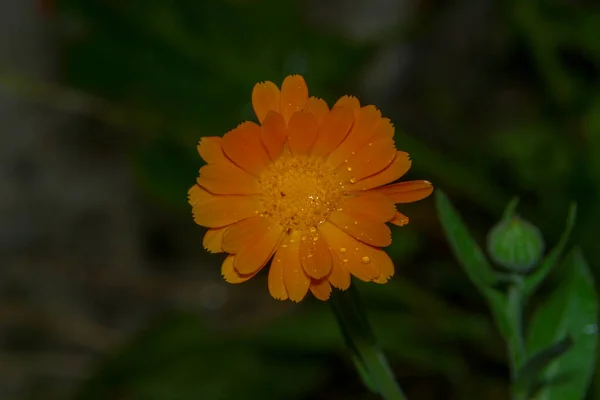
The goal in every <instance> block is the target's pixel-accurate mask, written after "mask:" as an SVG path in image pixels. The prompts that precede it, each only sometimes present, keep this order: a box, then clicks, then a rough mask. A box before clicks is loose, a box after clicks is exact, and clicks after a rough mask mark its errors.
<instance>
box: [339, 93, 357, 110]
mask: <svg viewBox="0 0 600 400" xmlns="http://www.w3.org/2000/svg"><path fill="white" fill-rule="evenodd" d="M337 106H344V107H348V108H350V109H351V110H358V109H360V101H358V99H357V98H356V97H354V96H342V97H340V99H339V100H338V101H336V102H335V104H334V107H337Z"/></svg>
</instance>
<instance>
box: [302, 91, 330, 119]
mask: <svg viewBox="0 0 600 400" xmlns="http://www.w3.org/2000/svg"><path fill="white" fill-rule="evenodd" d="M304 111H306V112H309V113H311V114H312V115H314V116H315V117H316V118H317V122H318V123H321V121H322V120H323V117H324V116H325V115H327V113H328V112H329V106H328V105H327V103H326V102H325V100H323V99H319V98H318V97H309V98H308V100H307V101H306V104H305V105H304Z"/></svg>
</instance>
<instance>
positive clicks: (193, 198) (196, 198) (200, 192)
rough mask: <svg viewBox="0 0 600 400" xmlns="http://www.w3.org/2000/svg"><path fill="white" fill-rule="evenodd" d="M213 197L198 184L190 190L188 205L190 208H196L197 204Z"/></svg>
mask: <svg viewBox="0 0 600 400" xmlns="http://www.w3.org/2000/svg"><path fill="white" fill-rule="evenodd" d="M212 196H213V195H212V194H211V193H209V192H208V191H207V190H206V189H203V188H201V187H200V186H198V184H196V185H194V186H192V187H191V188H190V190H188V203H189V205H190V206H192V207H193V206H195V205H196V203H198V202H200V201H202V200H206V199H208V198H210V197H212Z"/></svg>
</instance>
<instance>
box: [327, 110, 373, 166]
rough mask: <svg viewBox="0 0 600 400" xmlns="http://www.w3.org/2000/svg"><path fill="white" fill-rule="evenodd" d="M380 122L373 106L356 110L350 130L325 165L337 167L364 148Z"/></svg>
mask: <svg viewBox="0 0 600 400" xmlns="http://www.w3.org/2000/svg"><path fill="white" fill-rule="evenodd" d="M380 121H381V112H380V111H379V110H378V109H377V108H376V107H375V106H365V107H362V108H361V109H360V110H358V111H357V112H356V118H355V121H354V125H353V126H352V130H350V133H349V134H348V136H346V138H345V139H344V141H343V142H342V143H341V144H340V145H339V147H338V148H336V149H335V150H333V151H332V152H331V154H330V155H329V157H328V158H327V164H328V165H330V166H332V167H337V166H339V165H341V164H342V163H343V162H344V160H347V159H348V158H350V156H351V155H352V154H353V153H355V152H357V151H358V150H359V149H360V148H362V147H363V146H365V145H366V144H367V143H368V142H369V140H371V138H372V137H373V134H374V133H375V130H376V129H377V125H379V122H380Z"/></svg>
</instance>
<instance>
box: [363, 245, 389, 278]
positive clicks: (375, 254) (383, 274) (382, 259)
mask: <svg viewBox="0 0 600 400" xmlns="http://www.w3.org/2000/svg"><path fill="white" fill-rule="evenodd" d="M368 257H369V258H370V259H371V262H372V263H373V264H374V265H375V266H376V267H377V269H378V270H379V276H378V277H377V279H375V280H374V281H373V282H376V283H386V282H387V281H389V279H390V278H391V277H392V276H394V263H393V262H392V259H391V258H390V256H388V255H387V253H386V252H385V251H383V250H381V249H376V248H374V247H372V248H371V249H370V252H369V256H368Z"/></svg>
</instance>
